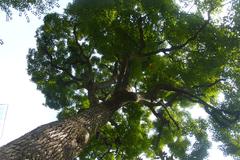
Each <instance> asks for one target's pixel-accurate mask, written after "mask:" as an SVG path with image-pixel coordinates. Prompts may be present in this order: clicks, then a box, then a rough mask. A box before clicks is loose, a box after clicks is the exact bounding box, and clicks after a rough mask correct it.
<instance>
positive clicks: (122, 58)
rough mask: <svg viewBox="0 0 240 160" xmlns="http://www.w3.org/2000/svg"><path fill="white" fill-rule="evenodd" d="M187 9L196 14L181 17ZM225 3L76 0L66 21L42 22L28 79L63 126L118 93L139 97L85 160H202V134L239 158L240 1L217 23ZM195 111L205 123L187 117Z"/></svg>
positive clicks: (116, 118)
mask: <svg viewBox="0 0 240 160" xmlns="http://www.w3.org/2000/svg"><path fill="white" fill-rule="evenodd" d="M192 3H193V4H194V7H195V11H186V10H183V9H181V6H182V5H185V7H186V8H188V7H189V6H187V5H188V4H192ZM224 3H225V2H224V1H222V0H213V1H208V0H203V1H199V0H188V1H184V2H181V1H180V2H178V3H177V2H175V1H173V0H161V1H159V0H151V1H148V0H128V1H125V0H103V1H101V2H100V1H97V0H75V1H74V2H73V3H72V4H71V5H69V7H68V8H67V10H66V11H65V13H64V14H63V15H60V14H57V13H54V14H49V15H47V16H46V17H45V18H44V25H42V26H41V27H40V28H39V29H38V30H37V32H36V38H37V49H30V50H29V54H28V57H27V58H28V73H29V74H30V75H31V76H32V81H34V82H35V83H36V84H37V87H38V89H39V90H41V91H42V93H43V94H44V95H45V97H46V105H47V106H49V107H50V108H53V109H57V110H61V112H60V114H59V118H60V119H61V118H66V117H71V116H73V115H76V114H77V112H81V110H82V109H88V108H89V107H93V106H96V105H97V104H99V103H101V102H105V101H106V100H107V99H109V98H110V97H111V96H113V95H114V94H115V93H116V92H118V91H119V90H120V89H127V90H131V91H132V93H134V94H135V95H138V97H140V99H139V100H138V101H134V102H126V103H124V105H123V106H122V108H121V109H120V110H119V111H118V112H116V113H115V115H113V117H112V119H110V120H109V122H108V123H107V124H106V125H105V126H104V127H103V128H101V129H100V130H99V131H98V133H97V135H96V137H94V138H93V139H92V142H91V143H90V144H89V146H88V147H87V148H86V149H85V151H84V152H83V153H81V154H80V155H79V157H81V159H95V158H98V159H113V160H114V159H116V160H117V159H140V158H141V157H142V156H143V155H144V156H146V157H148V158H151V159H154V158H161V159H173V158H179V159H204V158H206V157H207V155H208V152H207V150H208V148H209V147H210V142H209V139H208V134H207V130H208V129H210V130H211V131H212V132H213V134H214V137H215V140H217V141H221V142H223V145H222V149H223V151H225V153H226V154H229V155H232V156H234V157H240V152H239V151H240V146H239V138H240V132H239V128H240V107H239V105H238V104H239V87H240V80H239V77H240V75H239V73H240V72H239V71H240V68H239V59H240V54H239V45H240V44H239V42H240V41H239V31H240V28H239V24H240V23H239V18H238V17H239V15H240V12H239V7H238V6H239V2H238V1H230V3H229V4H230V8H231V10H230V11H229V13H231V14H228V15H227V16H225V17H224V18H223V20H222V21H217V20H216V19H214V18H212V17H214V15H216V14H217V13H218V12H219V11H220V9H221V8H222V7H223V6H224V5H223V4H224ZM219 93H222V94H224V96H225V99H224V100H223V102H219V101H218V95H219ZM194 104H199V105H200V106H201V107H202V108H203V109H204V110H205V111H206V113H207V114H209V119H208V120H203V119H201V118H199V119H194V118H192V117H191V113H189V112H188V108H189V107H192V106H194ZM152 116H155V117H156V119H154V120H153V119H152V118H150V117H152Z"/></svg>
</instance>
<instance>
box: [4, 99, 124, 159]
mask: <svg viewBox="0 0 240 160" xmlns="http://www.w3.org/2000/svg"><path fill="white" fill-rule="evenodd" d="M113 105H114V106H113ZM118 107H119V105H118V104H117V102H114V101H111V102H108V103H104V104H101V105H99V106H97V107H93V108H91V109H89V110H87V111H85V112H83V113H81V114H79V115H78V116H76V117H73V118H70V119H66V120H63V121H55V122H51V123H48V124H45V125H42V126H40V127H38V128H36V129H34V130H33V131H31V132H29V133H27V134H25V135H23V136H22V137H20V138H18V139H16V140H14V141H12V142H10V143H8V144H7V145H5V146H2V147H1V148H0V159H1V160H26V159H28V160H71V159H73V158H74V157H75V156H76V155H77V154H78V153H80V152H81V151H82V150H83V148H84V147H85V146H86V144H87V143H88V142H89V140H90V137H92V136H93V135H95V133H96V131H97V129H98V128H99V127H100V126H102V125H104V124H105V123H106V122H107V121H108V120H109V118H110V117H111V115H112V114H113V112H114V111H116V109H118Z"/></svg>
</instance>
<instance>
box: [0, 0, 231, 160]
mask: <svg viewBox="0 0 240 160" xmlns="http://www.w3.org/2000/svg"><path fill="white" fill-rule="evenodd" d="M68 2H69V0H60V2H59V4H60V6H61V7H63V8H64V7H65V6H66V4H67V3H68ZM55 11H57V12H61V11H62V9H61V8H58V9H55ZM29 17H30V22H27V19H26V18H25V17H24V16H22V17H20V16H19V15H18V13H14V14H13V19H12V20H10V21H6V16H5V14H4V13H3V12H0V24H1V25H0V39H2V40H3V41H4V44H3V45H0V104H6V105H7V107H8V108H7V114H6V119H5V125H4V130H3V133H2V135H1V127H2V124H1V123H0V125H1V126H0V146H2V145H4V144H6V143H8V142H10V141H12V140H14V139H16V138H18V137H19V136H21V135H23V134H25V133H27V132H29V131H31V130H32V129H34V128H36V127H38V126H39V125H42V124H45V123H48V122H51V121H55V120H56V115H57V111H55V110H52V109H49V108H47V107H46V106H44V105H43V103H44V101H45V100H44V95H43V94H41V92H40V91H38V90H37V89H36V85H35V84H34V83H32V82H31V81H30V76H28V74H27V70H26V68H27V61H26V55H27V53H28V49H29V48H34V47H35V42H36V40H35V38H34V35H35V31H36V29H37V28H38V27H39V26H40V25H41V24H42V23H43V22H42V19H39V18H38V17H35V16H33V15H31V14H29ZM0 107H2V106H1V105H0ZM0 112H1V110H0ZM193 114H194V113H193ZM195 114H196V115H197V114H198V115H199V110H198V111H195ZM0 122H1V117H0ZM208 159H209V160H215V159H217V160H232V158H226V157H224V156H223V154H222V152H221V151H219V150H217V144H216V143H214V144H213V146H212V149H211V150H210V156H209V158H208Z"/></svg>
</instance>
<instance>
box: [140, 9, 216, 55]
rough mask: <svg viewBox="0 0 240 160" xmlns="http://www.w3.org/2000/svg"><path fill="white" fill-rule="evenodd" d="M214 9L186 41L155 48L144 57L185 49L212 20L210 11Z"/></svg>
mask: <svg viewBox="0 0 240 160" xmlns="http://www.w3.org/2000/svg"><path fill="white" fill-rule="evenodd" d="M212 10H213V9H211V10H210V11H209V12H208V19H207V20H206V21H205V22H204V23H203V25H202V26H201V27H200V28H199V29H198V30H197V31H196V32H195V33H194V34H193V35H192V36H191V37H189V38H188V39H187V40H186V41H185V42H184V43H182V44H178V45H175V46H171V47H170V48H160V49H158V50H155V51H151V52H148V53H144V54H143V56H144V57H149V56H153V55H156V54H158V53H161V52H162V53H165V54H166V53H167V52H171V51H175V50H180V49H183V48H184V47H185V46H187V45H188V44H189V43H190V42H192V41H194V40H196V39H197V37H198V35H199V34H200V33H201V32H202V31H203V30H204V29H205V28H206V26H207V25H208V24H209V22H210V19H211V17H210V12H211V11H212Z"/></svg>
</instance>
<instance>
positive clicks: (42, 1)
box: [0, 0, 58, 18]
mask: <svg viewBox="0 0 240 160" xmlns="http://www.w3.org/2000/svg"><path fill="white" fill-rule="evenodd" d="M57 1H58V0H27V1H24V0H3V1H1V3H0V10H2V11H3V12H5V13H6V15H7V18H11V17H12V9H15V10H17V11H19V13H20V15H21V14H25V16H27V11H31V12H32V13H34V14H35V15H38V16H39V15H42V14H43V13H45V11H47V10H49V9H52V8H53V7H54V6H56V5H58V4H57Z"/></svg>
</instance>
